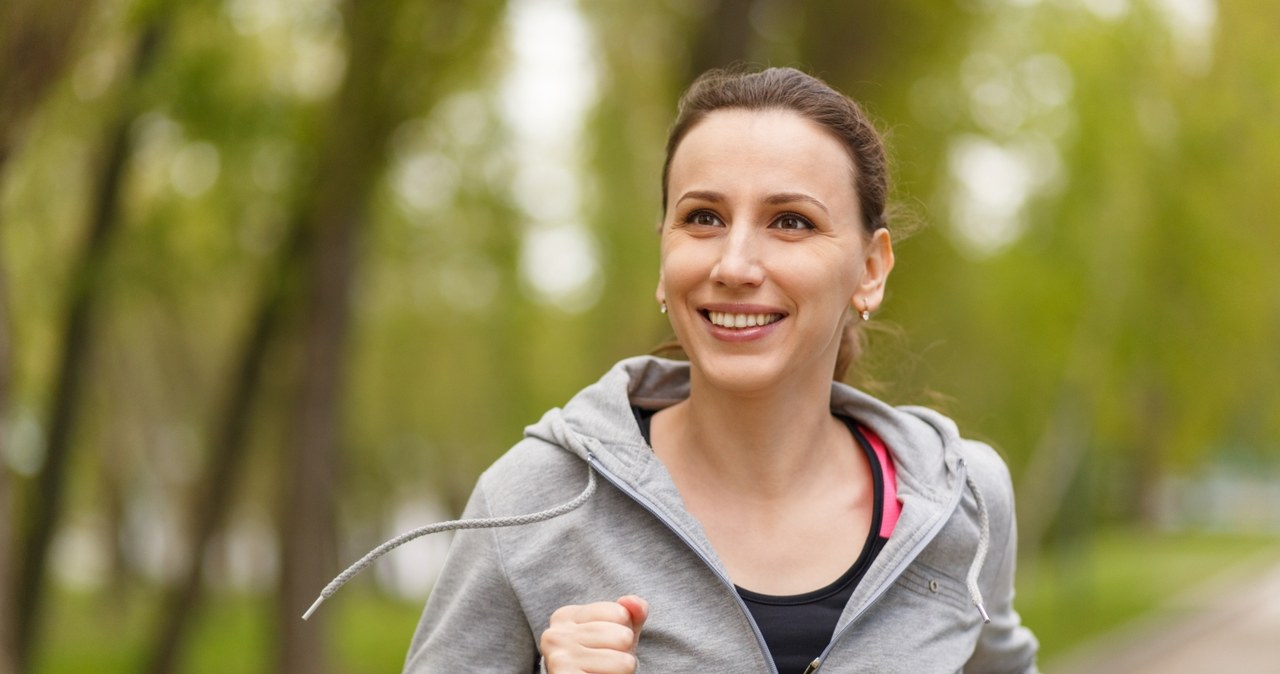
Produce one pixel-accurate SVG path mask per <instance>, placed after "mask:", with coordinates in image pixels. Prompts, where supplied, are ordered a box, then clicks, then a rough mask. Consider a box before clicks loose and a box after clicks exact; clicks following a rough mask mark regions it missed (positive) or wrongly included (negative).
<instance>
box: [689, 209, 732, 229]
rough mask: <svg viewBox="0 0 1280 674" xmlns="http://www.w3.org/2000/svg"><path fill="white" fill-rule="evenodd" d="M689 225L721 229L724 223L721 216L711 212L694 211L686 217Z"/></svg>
mask: <svg viewBox="0 0 1280 674" xmlns="http://www.w3.org/2000/svg"><path fill="white" fill-rule="evenodd" d="M684 222H685V224H687V225H699V226H702V227H720V226H721V225H722V224H723V223H722V222H721V220H720V216H718V215H716V214H715V213H712V212H711V211H694V212H692V213H690V214H688V215H686V216H685V217H684Z"/></svg>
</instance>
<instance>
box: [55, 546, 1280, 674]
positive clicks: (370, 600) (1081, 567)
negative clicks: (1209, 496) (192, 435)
mask: <svg viewBox="0 0 1280 674" xmlns="http://www.w3.org/2000/svg"><path fill="white" fill-rule="evenodd" d="M1259 554H1271V555H1273V556H1274V557H1280V539H1277V538H1262V537H1240V536H1215V535H1209V534H1177V535H1169V534H1158V535H1157V534H1140V533H1134V532H1131V531H1124V530H1110V531H1102V532H1099V533H1098V534H1097V535H1096V536H1095V538H1094V539H1093V540H1092V541H1090V542H1089V543H1088V544H1087V545H1077V546H1074V547H1072V548H1070V549H1069V550H1066V551H1064V552H1061V553H1058V554H1056V555H1052V556H1045V557H1043V558H1041V559H1038V560H1035V561H1034V562H1031V563H1025V562H1024V563H1023V566H1022V567H1021V568H1020V570H1019V578H1018V599H1017V607H1018V610H1019V611H1020V612H1021V613H1022V617H1023V621H1024V622H1025V623H1026V624H1027V625H1028V626H1030V627H1031V628H1032V629H1033V630H1034V631H1035V632H1036V636H1037V637H1038V638H1039V639H1040V642H1041V647H1042V650H1041V663H1042V665H1044V664H1045V663H1048V664H1049V666H1052V662H1053V659H1054V658H1055V657H1057V656H1060V655H1062V654H1064V653H1066V652H1067V651H1069V650H1070V649H1072V648H1073V647H1075V646H1078V645H1080V644H1083V643H1086V642H1087V641H1088V640H1090V639H1092V638H1094V637H1097V636H1100V635H1102V634H1104V633H1106V632H1107V631H1108V630H1112V629H1115V628H1116V627H1118V626H1121V625H1123V624H1125V623H1126V622H1128V621H1130V620H1132V619H1134V618H1136V617H1139V616H1141V615H1144V614H1146V613H1148V612H1150V611H1153V610H1159V609H1160V607H1161V605H1162V604H1165V603H1166V602H1167V601H1168V600H1170V599H1171V598H1172V597H1173V596H1175V595H1177V594H1180V593H1182V592H1184V591H1186V590H1187V589H1189V588H1191V587H1193V586H1194V585H1196V584H1197V583H1199V582H1202V581H1205V580H1209V579H1211V578H1213V577H1214V576H1215V575H1217V574H1218V573H1220V572H1222V571H1224V570H1226V569H1228V568H1230V567H1232V566H1234V565H1236V564H1239V563H1241V562H1243V561H1245V560H1248V559H1250V558H1251V557H1253V556H1255V555H1259ZM154 600H155V595H154V593H153V592H149V591H142V590H131V591H121V592H117V593H114V594H107V593H99V594H95V595H85V594H70V593H63V594H60V595H58V597H57V600H56V601H55V602H54V603H53V605H52V606H50V607H49V609H48V615H46V622H45V629H44V632H43V636H44V643H43V645H42V647H41V650H40V651H39V654H38V656H39V659H38V661H37V665H38V667H37V669H36V670H35V671H36V672H37V673H38V674H72V673H74V674H81V673H82V672H102V673H104V674H110V673H113V672H130V673H134V672H140V671H141V670H142V666H143V662H144V660H145V658H144V655H145V654H146V648H147V647H148V644H147V639H148V637H149V635H150V631H151V630H152V629H153V628H154V625H153V621H154V619H155V618H156V616H155V615H154V612H155V605H156V602H155V601H154ZM272 610H273V607H272V605H271V600H270V598H269V597H265V596H228V595H222V596H216V597H211V598H210V600H209V602H208V603H207V604H206V605H205V606H204V608H203V610H202V612H201V614H200V616H199V619H198V620H197V622H196V629H195V632H194V634H193V639H192V642H191V644H190V646H189V649H188V650H187V652H186V656H185V657H184V659H183V665H182V667H181V668H180V670H179V671H181V672H183V673H184V674H214V673H215V672H216V673H219V674H221V673H223V672H235V673H237V674H267V673H268V672H270V671H271V670H272V651H271V644H272V641H273V639H274V637H273V635H272V626H271V622H272V618H271V616H272ZM322 611H324V612H325V613H326V617H327V618H328V627H327V635H328V637H327V641H328V643H329V644H330V646H331V653H332V654H333V657H334V663H335V667H334V671H335V672H337V673H338V674H364V673H365V672H397V671H400V667H401V665H402V663H403V659H404V653H405V650H406V649H407V647H408V644H409V638H410V636H411V635H412V633H413V630H414V628H415V626H416V625H417V621H418V616H419V613H420V612H421V604H419V603H416V602H402V601H396V600H393V599H389V598H387V597H385V596H381V595H378V594H376V593H374V592H372V591H370V590H369V588H368V587H360V586H356V587H351V588H347V589H345V590H344V591H343V592H342V593H341V594H340V595H339V596H337V597H335V598H334V599H333V600H331V601H330V602H327V603H326V604H325V606H324V608H323V609H322Z"/></svg>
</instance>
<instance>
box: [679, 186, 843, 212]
mask: <svg viewBox="0 0 1280 674" xmlns="http://www.w3.org/2000/svg"><path fill="white" fill-rule="evenodd" d="M686 199H697V200H699V201H709V202H711V203H713V204H718V203H722V202H723V201H724V200H725V197H724V195H723V194H721V193H719V192H713V191H710V190H694V191H692V192H685V193H684V194H682V195H680V198H679V199H677V200H676V203H677V204H679V203H680V202H682V201H684V200H686ZM797 201H798V202H802V203H806V204H810V205H813V206H815V207H817V208H820V209H822V212H823V213H826V214H828V215H830V213H831V212H830V211H829V210H827V207H826V205H825V204H823V203H822V202H821V201H818V200H817V199H815V198H813V197H811V196H809V195H807V194H804V193H803V192H777V193H775V194H770V195H769V196H767V197H765V200H764V202H765V203H766V204H769V205H770V206H781V205H783V204H793V203H796V202H797Z"/></svg>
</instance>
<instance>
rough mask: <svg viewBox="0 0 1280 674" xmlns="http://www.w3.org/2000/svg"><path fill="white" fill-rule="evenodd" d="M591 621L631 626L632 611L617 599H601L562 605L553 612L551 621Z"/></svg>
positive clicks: (579, 622)
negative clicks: (591, 602) (593, 601)
mask: <svg viewBox="0 0 1280 674" xmlns="http://www.w3.org/2000/svg"><path fill="white" fill-rule="evenodd" d="M557 621H562V622H569V623H578V624H581V623H591V622H607V623H615V624H618V625H623V626H626V627H630V626H631V624H632V618H631V613H630V612H629V611H628V610H627V609H626V608H625V607H624V606H622V605H621V604H619V603H618V602H616V601H599V602H595V603H593V604H571V605H569V606H561V607H560V608H558V609H556V612H555V613H552V614H551V622H553V623H554V622H557Z"/></svg>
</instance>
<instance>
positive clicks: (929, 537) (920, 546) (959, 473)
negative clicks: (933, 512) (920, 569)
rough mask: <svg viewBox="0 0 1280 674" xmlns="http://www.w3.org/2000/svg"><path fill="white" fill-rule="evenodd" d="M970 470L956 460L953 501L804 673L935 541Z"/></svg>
mask: <svg viewBox="0 0 1280 674" xmlns="http://www.w3.org/2000/svg"><path fill="white" fill-rule="evenodd" d="M968 472H969V469H968V465H967V464H965V462H964V459H963V458H961V459H958V460H957V461H956V484H957V487H956V493H955V495H954V496H952V497H951V503H949V504H948V505H947V508H946V511H945V512H944V513H943V514H942V515H940V516H939V517H938V521H937V522H935V523H934V524H933V526H932V527H930V528H929V533H928V534H926V535H925V537H924V538H921V539H920V541H919V542H918V543H916V545H915V547H913V548H911V553H910V554H908V555H907V556H906V557H903V559H902V561H901V562H898V565H897V566H896V567H894V569H893V573H891V574H889V579H888V581H886V582H884V583H882V584H881V585H880V587H879V589H877V590H876V592H875V594H873V595H871V598H870V599H868V600H867V601H866V602H865V603H863V605H862V608H861V609H859V610H858V612H857V613H855V614H853V617H852V618H850V619H849V622H848V623H846V624H845V626H844V628H842V629H841V630H840V631H839V632H838V633H836V635H835V636H833V637H831V641H830V642H829V643H828V644H827V647H826V648H824V649H823V650H822V654H821V655H819V656H818V657H816V658H814V659H813V662H810V663H809V666H808V668H806V669H805V670H804V674H812V673H813V672H816V671H818V668H819V667H821V666H822V663H823V661H824V660H826V657H827V655H828V654H829V653H831V649H833V648H835V646H836V642H838V641H840V637H842V636H844V634H845V632H848V631H849V628H851V627H853V625H854V624H855V623H857V622H858V619H859V618H861V617H862V615H863V614H864V613H866V612H867V611H868V610H869V609H870V608H871V607H872V606H873V605H874V604H875V603H876V602H877V601H879V600H880V598H881V597H883V596H884V593H885V592H888V591H889V586H891V585H893V581H895V580H897V579H898V577H899V576H901V575H902V572H903V571H906V570H907V567H908V566H911V562H914V561H915V559H916V557H918V556H919V555H920V552H921V551H922V550H924V548H925V546H926V545H928V544H929V543H930V542H932V541H933V539H934V538H935V537H936V536H937V535H938V532H939V531H942V527H944V526H946V524H947V522H949V521H951V516H952V515H954V514H955V512H956V508H957V507H959V505H960V499H961V498H962V497H963V496H964V484H965V482H964V481H965V477H966V475H967V474H968Z"/></svg>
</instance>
